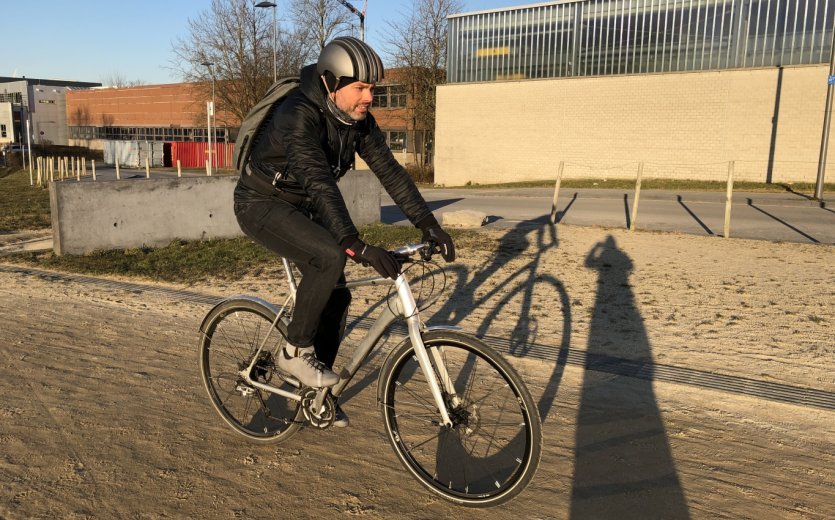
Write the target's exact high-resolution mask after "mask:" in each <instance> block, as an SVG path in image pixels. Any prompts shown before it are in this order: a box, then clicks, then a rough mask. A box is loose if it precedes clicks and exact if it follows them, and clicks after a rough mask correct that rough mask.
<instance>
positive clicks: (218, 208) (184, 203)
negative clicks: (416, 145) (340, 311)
mask: <svg viewBox="0 0 835 520" xmlns="http://www.w3.org/2000/svg"><path fill="white" fill-rule="evenodd" d="M237 180H238V178H237V177H235V176H214V177H182V178H156V179H154V178H152V179H144V178H143V179H124V180H112V181H97V182H57V183H52V184H50V186H49V197H50V206H51V211H52V234H53V247H54V250H55V253H56V254H59V255H62V254H84V253H88V252H90V251H93V250H96V249H127V248H132V247H143V246H148V247H159V246H164V245H167V244H168V243H170V242H171V241H172V240H175V239H182V240H207V239H215V238H232V237H236V236H240V235H242V232H241V230H240V227H239V226H238V221H237V219H236V218H235V214H234V212H233V208H232V206H233V202H232V192H233V190H234V188H235V183H236V182H237ZM338 185H339V188H340V190H341V191H342V192H343V196H344V198H345V202H346V204H347V206H348V211H349V213H350V214H351V218H352V219H353V220H354V223H355V224H357V225H362V224H368V223H372V222H378V221H379V220H380V183H379V181H378V180H377V178H376V177H375V176H374V174H373V173H371V172H349V173H348V175H346V176H345V177H343V179H342V180H341V181H340V182H339V184H338Z"/></svg>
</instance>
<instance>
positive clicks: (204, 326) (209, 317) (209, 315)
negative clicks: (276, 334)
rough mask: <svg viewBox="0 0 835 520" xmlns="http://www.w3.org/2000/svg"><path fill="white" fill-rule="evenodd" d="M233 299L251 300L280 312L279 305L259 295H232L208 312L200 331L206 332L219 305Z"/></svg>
mask: <svg viewBox="0 0 835 520" xmlns="http://www.w3.org/2000/svg"><path fill="white" fill-rule="evenodd" d="M233 301H250V302H252V303H255V304H258V305H261V306H263V307H265V308H267V309H269V310H270V311H271V312H272V313H273V314H278V307H276V306H275V305H273V304H272V303H270V302H268V301H266V300H263V299H261V298H258V297H257V296H249V295H245V294H244V295H239V296H232V297H231V298H226V299H225V300H223V301H221V302H219V303H217V304H216V305H215V306H214V307H212V309H211V310H210V311H209V312H207V313H206V317H205V318H203V322H202V323H201V324H200V332H204V331H205V330H206V325H208V322H209V320H210V319H212V318H213V317H214V314H215V311H216V310H217V308H218V307H220V306H222V305H227V304H229V302H233Z"/></svg>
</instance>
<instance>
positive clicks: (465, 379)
mask: <svg viewBox="0 0 835 520" xmlns="http://www.w3.org/2000/svg"><path fill="white" fill-rule="evenodd" d="M423 342H424V344H425V345H426V347H427V350H428V351H430V352H431V350H432V349H438V352H439V353H441V356H442V358H443V363H444V365H445V366H446V369H447V371H448V373H449V376H450V377H449V378H450V380H451V381H452V382H453V385H454V387H455V393H456V395H457V396H458V397H459V398H460V399H461V403H460V404H459V405H458V406H453V405H452V402H451V395H449V394H448V393H447V392H442V393H443V394H444V400H445V401H447V411H448V412H449V413H450V416H451V418H453V422H454V425H453V427H452V428H447V427H445V426H443V425H441V424H440V414H439V412H438V410H437V407H436V405H435V401H434V399H433V398H432V395H431V393H430V390H429V385H428V383H427V381H426V379H425V377H424V376H423V372H422V371H421V370H420V367H419V365H418V363H417V359H416V356H415V354H414V349H413V347H412V344H411V341H409V340H407V341H406V342H404V343H403V344H402V345H401V346H400V347H399V348H396V349H395V350H394V351H393V352H392V353H391V354H390V355H389V357H388V359H387V360H386V362H385V363H384V365H383V368H382V369H381V372H380V381H379V385H380V386H379V389H378V391H379V392H380V394H379V398H380V402H381V403H382V405H383V406H382V414H383V421H384V423H385V429H386V433H387V436H388V439H389V442H390V443H391V445H392V447H393V448H394V451H395V453H396V454H397V456H398V459H399V460H400V462H401V463H402V464H403V466H404V467H405V468H406V469H407V470H408V471H409V473H411V474H412V476H414V477H415V478H416V479H417V480H418V481H419V482H420V483H421V484H423V485H424V486H425V487H426V488H428V489H429V490H431V491H432V492H434V493H436V494H438V495H440V496H442V497H443V498H444V499H446V500H449V501H452V502H455V503H457V504H461V505H465V506H470V507H488V506H494V505H498V504H501V503H504V502H507V501H508V500H510V499H512V498H513V497H515V496H516V495H518V494H519V493H520V492H521V491H522V490H523V489H524V488H525V487H526V486H527V485H528V483H529V482H530V481H531V479H532V478H533V476H534V474H535V473H536V470H537V468H538V466H539V460H540V457H541V454H542V425H541V421H540V419H539V415H538V412H537V408H536V405H535V403H534V400H533V398H532V397H531V395H530V392H529V391H528V389H527V387H526V386H525V384H524V383H523V381H522V379H521V378H520V377H519V375H518V374H517V373H516V371H515V370H514V369H513V367H512V366H511V365H510V364H509V363H508V362H507V361H506V360H505V359H504V358H503V357H502V356H501V355H499V354H498V353H496V352H495V351H494V350H492V349H491V348H490V347H488V346H487V345H485V344H484V343H483V342H481V341H479V340H478V339H476V338H473V337H470V336H467V335H464V334H460V333H456V332H452V331H446V330H441V331H431V332H427V333H425V334H423ZM442 347H443V348H442ZM430 359H432V356H431V355H430ZM432 363H433V370H434V371H435V373H436V377H438V378H439V380H440V375H439V374H438V369H437V367H436V366H435V365H434V360H433V361H432ZM499 419H500V420H499ZM500 445H501V446H500Z"/></svg>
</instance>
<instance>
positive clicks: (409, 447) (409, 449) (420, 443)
mask: <svg viewBox="0 0 835 520" xmlns="http://www.w3.org/2000/svg"><path fill="white" fill-rule="evenodd" d="M441 433H443V429H440V430H438V433H436V434H435V435H432V436H431V437H429V438H428V439H426V440H425V441H421V442H419V443H417V444H412V445H410V446H408V451H413V450H414V449H415V448H420V447H421V446H423V445H424V444H426V443H427V442H429V441H431V440H433V439H437V438H438V437H440V435H441Z"/></svg>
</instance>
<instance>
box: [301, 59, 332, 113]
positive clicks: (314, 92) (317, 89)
mask: <svg viewBox="0 0 835 520" xmlns="http://www.w3.org/2000/svg"><path fill="white" fill-rule="evenodd" d="M300 77H301V79H300V83H301V85H300V88H301V91H302V93H303V94H304V95H305V97H307V99H309V100H311V101H313V103H315V104H316V106H317V107H319V109H320V110H325V101H326V99H325V86H324V85H323V84H322V79H321V78H320V77H319V73H318V72H316V64H315V63H311V64H310V65H307V66H305V67H302V70H301V73H300Z"/></svg>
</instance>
